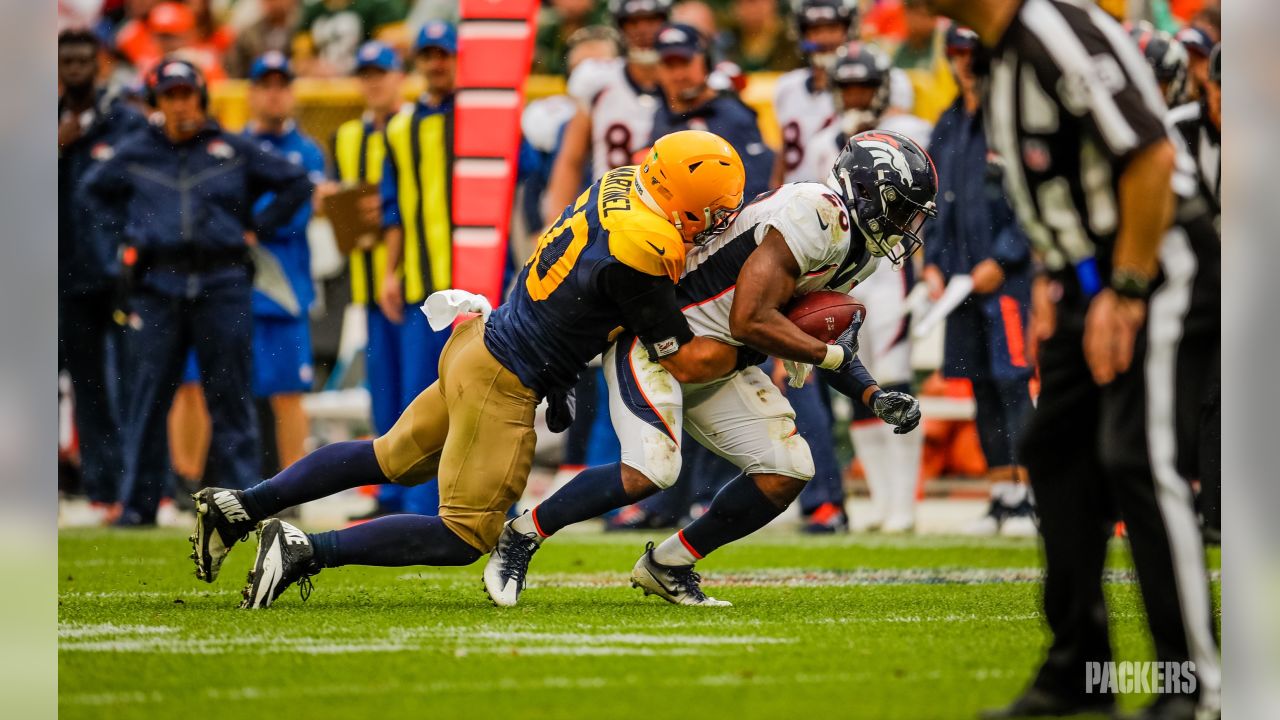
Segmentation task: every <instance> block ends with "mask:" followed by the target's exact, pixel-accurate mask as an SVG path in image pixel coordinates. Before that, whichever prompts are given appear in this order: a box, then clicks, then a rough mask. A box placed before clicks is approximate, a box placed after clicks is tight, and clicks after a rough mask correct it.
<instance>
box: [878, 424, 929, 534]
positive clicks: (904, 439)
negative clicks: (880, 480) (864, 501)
mask: <svg viewBox="0 0 1280 720" xmlns="http://www.w3.org/2000/svg"><path fill="white" fill-rule="evenodd" d="M885 429H886V430H889V437H888V439H887V441H886V443H885V447H886V450H887V454H888V456H889V473H888V474H889V477H890V483H891V486H890V488H889V503H888V510H889V516H890V517H898V518H901V517H907V518H912V519H914V518H915V513H916V487H917V486H918V484H919V481H920V463H921V462H922V460H923V457H924V432H923V431H922V430H920V429H916V430H913V431H911V432H909V433H906V434H905V435H894V434H893V430H892V429H891V428H890V427H889V426H888V425H885Z"/></svg>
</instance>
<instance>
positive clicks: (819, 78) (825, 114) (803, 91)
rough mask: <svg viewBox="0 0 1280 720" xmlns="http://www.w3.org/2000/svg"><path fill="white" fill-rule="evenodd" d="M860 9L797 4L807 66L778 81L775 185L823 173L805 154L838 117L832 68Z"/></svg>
mask: <svg viewBox="0 0 1280 720" xmlns="http://www.w3.org/2000/svg"><path fill="white" fill-rule="evenodd" d="M856 12H857V11H856V7H855V6H854V5H853V4H852V3H851V2H849V0H800V3H799V5H798V6H797V7H796V11H795V21H796V30H797V33H798V34H799V36H800V48H801V50H802V51H803V52H804V55H805V59H806V60H807V61H808V67H803V68H800V69H798V70H792V71H790V72H788V73H785V74H784V75H782V77H780V78H778V82H777V84H776V85H775V86H774V95H773V113H774V116H775V117H776V118H777V120H778V128H779V129H781V131H782V152H780V153H778V159H777V161H776V162H775V164H774V169H773V182H772V183H771V184H772V185H773V186H775V187H776V186H778V185H781V184H782V183H784V182H801V181H820V180H822V178H823V175H814V174H812V173H811V172H810V171H809V167H810V166H809V165H808V164H806V163H805V153H806V152H807V151H808V147H809V141H810V138H812V137H813V136H814V134H816V133H817V132H818V131H819V130H821V129H822V128H824V127H826V126H827V125H828V124H829V123H830V122H831V121H832V120H833V119H834V117H835V106H834V105H833V104H832V102H831V94H830V93H828V92H827V71H828V68H829V67H830V65H831V62H832V61H833V60H834V59H835V52H836V50H837V49H838V48H839V47H840V46H841V45H843V44H845V42H847V41H848V39H849V34H850V31H851V30H852V28H853V27H854V24H855V19H856Z"/></svg>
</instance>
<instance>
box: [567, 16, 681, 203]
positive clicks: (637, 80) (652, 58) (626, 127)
mask: <svg viewBox="0 0 1280 720" xmlns="http://www.w3.org/2000/svg"><path fill="white" fill-rule="evenodd" d="M609 11H610V13H611V14H612V15H613V20H614V22H615V23H616V24H617V26H618V32H619V33H620V34H621V35H622V40H623V45H624V46H625V50H626V53H625V57H621V58H613V59H609V60H586V61H583V62H582V64H580V65H579V66H578V67H577V68H575V69H574V71H573V73H572V74H571V75H570V76H569V87H568V89H569V95H570V96H572V97H573V98H574V99H575V100H577V102H578V105H579V108H578V112H577V114H576V115H575V116H574V117H573V119H571V120H570V121H569V124H568V126H567V127H566V128H565V131H564V140H563V141H562V143H561V147H560V153H559V154H558V155H557V156H556V162H555V166H554V167H553V168H552V171H551V178H550V180H549V181H548V183H547V192H546V195H545V196H544V197H543V201H542V207H543V210H544V212H543V216H544V217H555V216H556V214H557V213H559V212H560V210H561V209H562V208H564V206H565V205H568V204H569V203H571V202H573V199H574V198H576V197H577V196H578V194H579V193H580V192H582V189H583V186H584V183H583V178H582V167H583V165H584V164H585V163H586V161H587V158H588V157H590V159H591V180H594V179H596V178H599V177H601V176H602V175H604V174H605V173H606V172H608V171H609V170H613V169H614V168H618V167H622V166H623V165H629V164H630V163H631V160H632V155H633V154H634V153H636V152H638V151H640V150H643V149H644V148H645V147H647V145H648V140H649V133H650V130H651V129H652V127H653V115H654V113H655V112H657V110H658V107H659V105H661V104H662V94H661V90H660V89H659V88H658V76H657V66H658V53H657V51H656V50H654V43H655V42H656V41H657V38H658V31H659V30H661V29H662V26H663V25H664V24H665V23H666V22H667V18H668V16H669V15H670V13H671V0H610V2H609Z"/></svg>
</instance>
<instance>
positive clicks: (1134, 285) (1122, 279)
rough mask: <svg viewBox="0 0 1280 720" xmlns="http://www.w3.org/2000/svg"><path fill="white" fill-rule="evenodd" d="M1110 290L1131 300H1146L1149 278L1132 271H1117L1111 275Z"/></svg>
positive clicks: (1149, 288)
mask: <svg viewBox="0 0 1280 720" xmlns="http://www.w3.org/2000/svg"><path fill="white" fill-rule="evenodd" d="M1111 289H1112V290H1113V291H1114V292H1115V294H1117V295H1119V296H1120V297H1123V298H1130V299H1132V300H1146V299H1147V295H1149V294H1150V292H1151V278H1149V277H1147V276H1146V275H1143V274H1142V273H1140V272H1135V271H1133V270H1123V269H1117V270H1114V271H1112V273H1111Z"/></svg>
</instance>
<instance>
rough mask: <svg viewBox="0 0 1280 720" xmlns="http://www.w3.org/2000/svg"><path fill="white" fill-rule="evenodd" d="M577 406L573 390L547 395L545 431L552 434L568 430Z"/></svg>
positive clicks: (558, 391)
mask: <svg viewBox="0 0 1280 720" xmlns="http://www.w3.org/2000/svg"><path fill="white" fill-rule="evenodd" d="M577 405H578V403H577V400H576V399H575V397H574V394H573V388H569V389H568V390H557V391H555V392H552V393H549V394H548V395H547V429H548V430H550V431H551V432H553V433H560V432H564V431H565V430H568V429H569V426H570V425H572V424H573V412H574V410H575V409H576V408H577Z"/></svg>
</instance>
